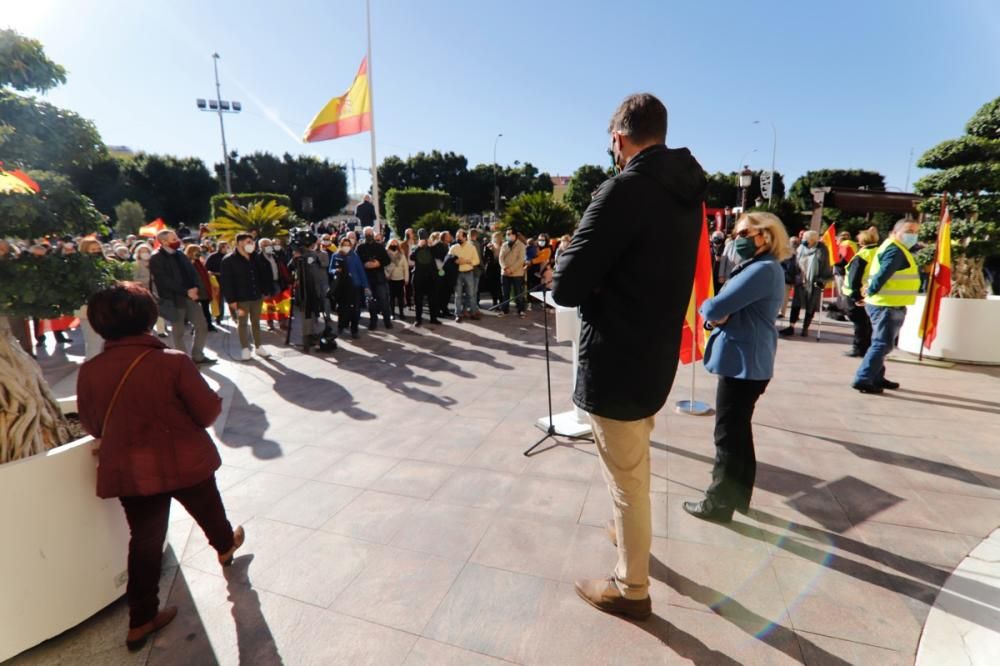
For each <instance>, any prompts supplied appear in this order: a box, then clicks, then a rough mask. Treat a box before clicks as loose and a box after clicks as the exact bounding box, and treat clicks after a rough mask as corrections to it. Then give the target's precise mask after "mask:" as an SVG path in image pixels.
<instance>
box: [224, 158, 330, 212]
mask: <svg viewBox="0 0 1000 666" xmlns="http://www.w3.org/2000/svg"><path fill="white" fill-rule="evenodd" d="M229 170H230V177H231V180H232V184H233V192H236V193H239V192H275V193H278V194H283V195H285V196H287V197H288V198H289V201H290V206H291V208H292V210H293V211H295V212H296V213H297V214H299V215H302V216H305V217H307V218H311V219H322V218H325V217H330V216H331V215H336V214H337V213H339V212H340V211H341V210H343V209H344V206H346V205H347V170H346V169H345V168H344V167H343V166H341V165H339V164H332V163H331V162H330V161H329V160H320V159H318V158H316V157H310V156H306V155H299V156H295V157H293V156H292V155H290V154H288V153H285V154H284V155H282V156H281V157H280V158H279V157H278V156H277V155H273V154H271V153H264V152H255V153H251V154H250V155H243V156H236V155H234V156H233V157H232V158H231V159H230V161H229ZM215 172H216V175H217V176H218V177H219V181H220V182H222V180H223V178H224V173H225V168H224V166H223V165H222V164H216V165H215Z"/></svg>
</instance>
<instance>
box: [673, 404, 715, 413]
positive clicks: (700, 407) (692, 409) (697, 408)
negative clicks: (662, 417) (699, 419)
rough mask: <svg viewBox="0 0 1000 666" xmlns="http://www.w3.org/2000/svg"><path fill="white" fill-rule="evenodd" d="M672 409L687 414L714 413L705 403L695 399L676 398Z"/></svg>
mask: <svg viewBox="0 0 1000 666" xmlns="http://www.w3.org/2000/svg"><path fill="white" fill-rule="evenodd" d="M674 411H675V412H677V413H678V414H688V415H689V416H709V415H711V414H714V413H715V410H714V409H712V408H711V407H710V406H709V405H708V404H707V403H704V402H698V401H697V400H678V401H677V404H676V405H674Z"/></svg>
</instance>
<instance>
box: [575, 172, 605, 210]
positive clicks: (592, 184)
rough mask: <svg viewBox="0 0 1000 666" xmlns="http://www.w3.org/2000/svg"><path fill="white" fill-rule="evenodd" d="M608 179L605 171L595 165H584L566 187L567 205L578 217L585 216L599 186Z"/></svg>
mask: <svg viewBox="0 0 1000 666" xmlns="http://www.w3.org/2000/svg"><path fill="white" fill-rule="evenodd" d="M607 179H608V173H607V171H606V170H605V169H603V168H601V167H599V166H597V165H595V164H584V165H583V166H582V167H580V168H579V169H577V170H576V171H574V172H573V175H572V176H571V177H570V179H569V183H568V184H567V186H566V198H565V202H566V205H567V206H569V207H570V208H572V209H573V211H574V212H575V213H576V214H577V215H583V211H585V210H587V206H589V205H590V199H591V197H592V196H593V194H594V191H595V190H596V189H597V188H598V186H599V185H600V184H601V183H603V182H604V181H606V180H607Z"/></svg>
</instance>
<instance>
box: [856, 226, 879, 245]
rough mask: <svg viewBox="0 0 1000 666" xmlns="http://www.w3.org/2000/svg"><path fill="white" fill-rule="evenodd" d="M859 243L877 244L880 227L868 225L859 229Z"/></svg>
mask: <svg viewBox="0 0 1000 666" xmlns="http://www.w3.org/2000/svg"><path fill="white" fill-rule="evenodd" d="M858 243H860V244H861V245H875V244H876V243H878V228H876V227H868V228H867V229H862V230H861V231H859V232H858Z"/></svg>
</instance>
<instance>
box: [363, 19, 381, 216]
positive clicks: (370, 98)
mask: <svg viewBox="0 0 1000 666" xmlns="http://www.w3.org/2000/svg"><path fill="white" fill-rule="evenodd" d="M365 19H366V22H367V24H368V59H367V62H368V103H369V105H370V108H369V109H368V113H369V116H370V117H371V129H370V130H369V134H370V135H371V148H372V170H371V174H372V200H373V202H374V204H375V219H376V221H378V223H379V229H381V227H382V223H381V216H380V214H379V210H381V209H380V208H379V196H378V161H376V159H375V92H374V86H373V85H372V79H373V77H372V3H371V0H365Z"/></svg>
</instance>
